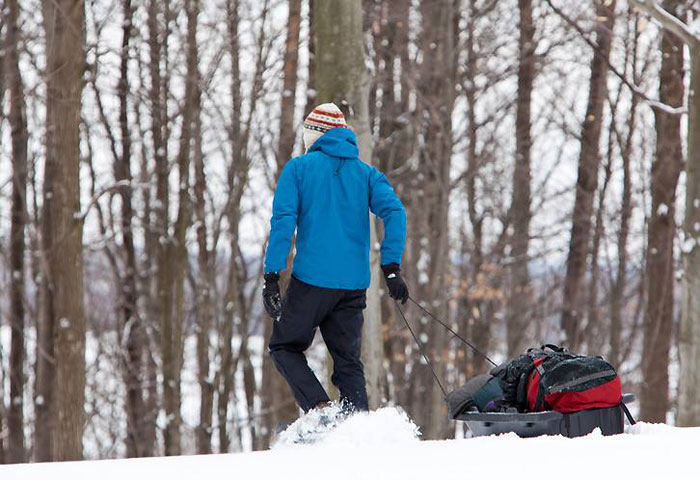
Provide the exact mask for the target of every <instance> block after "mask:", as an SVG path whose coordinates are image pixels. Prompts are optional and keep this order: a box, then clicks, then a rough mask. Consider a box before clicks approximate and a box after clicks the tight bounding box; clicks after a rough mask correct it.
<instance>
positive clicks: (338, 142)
mask: <svg viewBox="0 0 700 480" xmlns="http://www.w3.org/2000/svg"><path fill="white" fill-rule="evenodd" d="M370 211H372V213H374V214H375V215H377V216H378V217H380V218H381V219H382V221H383V222H384V241H383V242H382V246H381V263H382V265H385V264H387V263H398V264H400V263H401V254H402V253H403V248H404V242H405V239H406V211H405V210H404V208H403V205H402V204H401V201H400V200H399V198H398V197H397V196H396V194H395V193H394V190H393V189H392V188H391V185H389V182H388V181H387V179H386V177H385V176H384V175H383V174H382V173H380V172H379V171H378V170H377V169H376V168H374V167H371V166H369V165H367V164H366V163H364V162H362V161H361V160H360V159H359V158H358V150H357V141H356V139H355V134H354V133H353V131H352V130H350V129H348V128H334V129H331V130H329V131H327V132H326V133H325V134H324V135H323V136H321V137H320V138H319V139H318V140H316V142H314V144H313V145H312V146H311V148H310V149H309V150H308V152H307V153H306V154H304V155H301V156H299V157H295V158H292V159H291V160H289V162H287V165H285V167H284V169H283V170H282V174H281V176H280V179H279V182H278V183H277V190H276V191H275V199H274V201H273V203H272V220H270V227H271V229H270V240H269V243H268V246H267V253H266V255H265V273H268V272H279V271H281V270H284V269H285V268H286V266H287V255H288V253H289V248H290V246H291V241H292V235H293V234H294V230H295V229H296V232H297V237H296V256H295V257H294V266H293V268H292V274H293V275H294V276H295V277H297V278H298V279H299V280H301V281H302V282H306V283H309V284H311V285H316V286H318V287H325V288H341V289H348V290H354V289H364V288H367V287H369V283H370V268H369V247H370V229H369V228H370V223H369V219H370V217H369V212H370Z"/></svg>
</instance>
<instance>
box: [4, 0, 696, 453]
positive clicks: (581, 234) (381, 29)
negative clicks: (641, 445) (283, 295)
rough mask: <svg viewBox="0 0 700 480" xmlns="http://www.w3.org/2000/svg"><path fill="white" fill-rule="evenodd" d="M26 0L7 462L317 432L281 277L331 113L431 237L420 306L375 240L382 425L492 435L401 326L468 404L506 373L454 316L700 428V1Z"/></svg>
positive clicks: (8, 21) (9, 164)
mask: <svg viewBox="0 0 700 480" xmlns="http://www.w3.org/2000/svg"><path fill="white" fill-rule="evenodd" d="M0 4H2V9H1V16H0V42H1V44H2V47H1V48H0V463H17V462H30V461H31V462H34V461H36V462H42V461H58V460H76V459H102V458H123V457H144V456H161V455H184V454H196V453H222V452H241V451H251V450H262V449H266V448H268V447H269V445H270V442H271V440H272V438H273V437H274V435H275V434H276V432H277V430H278V428H279V426H280V425H285V424H287V423H289V422H290V421H292V420H294V419H295V418H297V417H298V416H299V410H298V407H297V406H296V404H295V403H294V399H293V398H292V396H291V392H290V390H289V388H288V386H287V384H286V383H285V382H284V380H283V378H282V377H281V376H280V375H279V373H278V372H277V370H276V369H275V367H274V365H273V364H272V361H271V359H270V356H269V355H268V352H267V347H266V345H267V340H268V339H269V337H270V334H271V329H272V320H271V319H270V317H268V316H267V314H266V313H265V311H264V309H263V308H262V302H261V288H262V274H263V264H262V262H263V255H264V252H265V248H266V242H267V235H268V232H269V228H270V215H271V208H272V198H273V193H274V189H275V185H276V182H277V179H278V178H279V175H280V172H281V169H282V168H283V167H284V165H285V163H286V162H287V160H288V159H289V158H290V157H292V156H295V155H299V154H301V153H303V144H302V138H301V124H302V122H303V119H304V117H305V116H306V114H307V113H308V112H309V111H310V110H311V109H312V108H313V107H314V106H315V105H317V104H320V103H324V102H335V103H336V104H337V105H340V106H341V108H343V110H344V111H345V112H346V117H347V119H348V123H349V124H350V126H351V127H352V129H353V130H354V131H355V133H356V134H357V137H358V143H359V147H360V156H361V157H362V159H363V160H364V161H365V162H367V163H370V164H372V165H374V166H376V167H377V168H378V169H380V170H381V171H382V172H384V173H385V174H386V176H387V178H388V179H389V181H390V182H391V184H392V185H393V187H394V189H395V191H396V193H397V194H398V195H399V197H400V199H401V200H402V202H403V204H404V205H405V208H406V213H407V219H408V227H407V241H406V250H405V252H404V255H403V259H402V265H401V269H402V275H403V277H404V278H405V279H406V282H407V283H408V286H409V289H410V292H411V297H412V298H413V299H415V302H416V303H413V302H409V303H407V304H406V305H405V306H402V307H401V311H400V310H398V309H397V305H395V304H394V302H393V301H392V300H391V299H390V298H389V297H388V295H387V292H386V290H385V284H384V280H383V278H382V276H381V271H380V269H379V258H378V255H377V253H378V245H379V241H380V240H381V238H382V234H383V232H382V224H381V222H379V221H377V222H375V223H374V225H375V227H376V228H373V233H372V234H373V241H372V245H373V247H372V256H371V258H372V260H371V261H372V285H371V287H370V289H369V290H368V292H367V309H366V310H365V323H364V327H363V328H364V337H363V344H362V348H363V351H362V357H363V362H364V366H365V374H366V380H367V389H368V393H369V401H370V408H372V409H375V408H377V407H379V406H383V405H396V406H400V407H401V408H403V409H404V410H405V411H406V412H407V413H408V415H409V416H410V418H412V419H413V420H414V421H415V423H416V424H417V425H418V426H419V427H420V429H421V432H422V438H426V439H444V438H455V437H456V436H457V437H458V436H461V435H463V434H464V432H463V431H462V429H461V427H459V426H455V423H454V422H451V421H449V420H448V416H447V411H446V407H445V404H444V402H443V394H442V392H441V390H440V388H439V386H438V385H437V384H436V383H435V381H434V379H433V376H432V373H431V371H430V369H429V368H428V365H427V364H426V362H425V361H423V360H422V358H421V355H420V351H419V350H418V348H417V346H416V344H415V343H414V339H413V337H412V336H411V332H410V331H409V330H408V329H407V328H406V325H405V324H404V323H403V320H402V317H401V312H403V313H404V314H405V315H406V319H407V320H408V322H409V324H410V325H411V326H412V328H413V329H414V331H415V332H416V335H417V338H418V339H419V340H420V342H421V343H422V344H423V345H424V348H425V351H426V353H427V355H428V356H429V358H430V359H431V362H432V366H433V367H434V368H435V369H436V371H437V374H438V376H439V378H440V379H441V381H442V382H443V384H444V386H445V388H447V389H450V388H454V387H456V386H459V385H461V384H463V383H464V381H465V379H467V378H469V377H471V376H473V375H474V374H476V373H483V372H485V371H488V369H489V368H490V367H491V365H490V364H489V363H488V362H487V361H486V360H485V359H484V358H482V357H481V356H479V355H478V354H476V353H474V351H473V350H471V349H469V348H466V347H465V346H464V345H462V344H461V343H459V342H458V341H456V340H455V339H454V338H453V337H452V336H449V335H448V333H447V332H446V331H445V330H444V329H443V328H442V327H441V326H440V325H438V324H437V323H436V322H434V321H432V319H431V318H430V317H429V315H428V312H430V313H431V314H433V315H435V316H436V317H437V318H439V319H441V320H443V321H445V322H447V324H448V325H449V326H450V328H452V329H453V330H454V331H456V332H458V333H459V335H461V336H462V337H464V338H466V339H469V340H470V341H471V342H472V343H473V344H474V345H475V346H476V347H477V348H478V349H479V350H481V351H483V352H486V353H487V354H488V355H489V356H490V357H491V358H493V359H495V360H496V361H503V360H505V359H507V358H510V357H512V356H514V355H517V354H519V353H521V352H523V351H524V350H525V349H527V348H529V347H533V346H539V345H541V344H544V343H559V344H562V345H565V346H567V347H569V348H570V349H572V350H573V351H577V352H582V353H588V354H592V355H603V356H605V358H606V359H608V360H609V361H610V362H611V363H612V364H613V365H616V366H617V367H618V369H619V372H620V376H621V378H622V380H623V389H624V391H626V392H630V393H634V394H635V395H636V396H637V398H638V404H637V405H638V410H637V413H638V416H639V417H640V418H641V419H642V420H645V421H649V422H666V423H669V424H672V425H678V426H700V248H696V246H697V245H696V244H697V242H698V241H700V97H696V96H695V92H696V91H700V2H698V1H697V0H287V1H285V0H87V1H84V0H0ZM288 279H289V269H287V270H286V271H285V272H284V274H283V276H282V285H283V287H284V285H285V284H286V282H287V281H288ZM308 354H309V357H310V360H311V363H312V367H313V369H314V370H315V371H316V372H317V373H318V375H319V377H320V378H323V379H324V380H325V382H326V383H327V384H330V377H329V375H330V374H329V367H328V366H329V362H330V358H329V357H328V355H327V353H326V350H325V348H323V346H322V345H321V344H320V338H317V342H315V344H314V346H312V348H311V349H310V350H309V352H308Z"/></svg>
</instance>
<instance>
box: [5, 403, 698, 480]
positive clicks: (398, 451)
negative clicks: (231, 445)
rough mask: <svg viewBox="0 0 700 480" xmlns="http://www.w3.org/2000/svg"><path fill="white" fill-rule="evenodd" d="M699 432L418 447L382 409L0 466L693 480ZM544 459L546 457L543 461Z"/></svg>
mask: <svg viewBox="0 0 700 480" xmlns="http://www.w3.org/2000/svg"><path fill="white" fill-rule="evenodd" d="M698 442H700V428H686V429H682V428H676V427H670V426H667V425H655V424H644V423H640V424H637V425H636V426H634V427H628V429H627V433H625V434H622V435H616V436H612V437H604V436H602V435H601V434H600V432H598V431H595V432H593V433H591V434H590V435H588V436H586V437H582V438H577V439H567V438H563V437H540V438H531V439H521V438H518V437H517V436H515V435H514V434H507V435H501V436H497V437H481V438H470V439H462V440H443V441H420V440H419V439H418V438H417V435H416V428H415V426H414V425H413V423H412V422H411V421H410V420H409V419H408V417H406V415H405V414H404V413H402V412H401V411H400V410H397V409H395V408H383V409H380V410H378V411H376V412H372V413H369V414H362V415H357V416H354V417H352V418H350V419H348V420H346V421H345V422H344V423H342V424H340V425H339V426H338V427H337V428H336V429H335V430H333V431H331V432H328V433H327V434H326V435H325V436H324V437H323V438H322V439H321V440H320V441H319V442H318V443H316V444H314V445H288V444H286V445H278V446H276V447H274V448H273V449H272V450H270V451H265V452H254V453H241V454H228V455H206V456H205V455H201V456H183V457H171V458H149V459H132V460H102V461H86V462H66V463H57V464H31V465H12V466H2V467H0V478H2V479H3V480H38V479H46V478H51V479H52V480H68V479H70V480H81V479H85V480H94V479H95V478H99V479H100V480H112V479H114V480H124V479H125V478H129V479H132V480H137V479H141V478H167V479H169V480H171V479H172V480H175V479H183V480H184V479H187V480H192V479H201V478H245V479H248V478H255V479H256V480H264V479H275V480H277V479H281V478H283V479H285V480H291V479H297V478H299V479H304V480H308V479H309V478H333V479H334V480H336V479H341V480H342V479H353V480H356V479H358V478H360V479H381V480H391V479H401V480H407V479H421V480H423V479H437V478H445V479H448V478H466V477H469V478H530V477H532V476H534V475H541V474H543V473H542V472H541V471H539V473H537V472H532V471H530V472H529V473H528V472H525V471H523V469H524V468H525V467H526V466H528V465H530V466H532V465H533V463H532V461H533V458H538V459H539V460H541V461H542V462H536V464H537V465H540V466H542V465H546V471H545V472H544V473H545V474H547V475H550V474H552V475H554V474H555V475H557V476H560V475H565V476H566V478H567V480H576V479H586V480H590V479H591V478H600V479H608V478H610V479H613V478H634V479H647V478H649V479H652V478H654V479H656V478H696V476H697V470H696V469H697V465H696V462H697V460H696V458H695V455H696V450H697V445H698ZM545 455H546V458H544V456H545Z"/></svg>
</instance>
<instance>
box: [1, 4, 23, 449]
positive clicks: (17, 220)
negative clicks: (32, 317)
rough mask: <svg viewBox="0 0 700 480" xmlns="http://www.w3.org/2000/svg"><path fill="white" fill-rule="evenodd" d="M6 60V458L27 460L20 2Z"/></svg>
mask: <svg viewBox="0 0 700 480" xmlns="http://www.w3.org/2000/svg"><path fill="white" fill-rule="evenodd" d="M4 7H5V8H4V10H3V20H4V23H5V29H6V32H5V61H6V72H7V73H6V75H5V78H6V79H7V81H8V83H9V85H8V87H9V93H10V115H9V120H10V126H11V130H12V207H11V212H12V213H11V217H12V225H11V231H10V271H11V272H12V274H11V276H10V327H11V328H12V337H11V341H10V344H11V345H10V407H9V409H8V412H7V429H8V440H9V441H8V445H7V461H8V462H10V463H20V462H24V461H25V450H24V384H25V381H26V380H25V375H24V361H25V354H24V317H25V288H24V283H25V274H24V271H25V268H24V254H25V249H26V245H25V240H24V236H25V224H26V222H27V137H28V132H27V116H26V113H25V109H26V105H25V98H24V85H23V82H22V74H21V72H20V68H19V38H20V32H19V23H18V17H19V3H18V1H17V0H8V1H7V2H6V4H5V6H4Z"/></svg>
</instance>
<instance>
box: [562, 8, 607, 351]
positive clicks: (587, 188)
mask: <svg viewBox="0 0 700 480" xmlns="http://www.w3.org/2000/svg"><path fill="white" fill-rule="evenodd" d="M595 1H596V17H597V18H598V20H597V25H596V43H597V48H596V49H594V51H593V60H592V62H591V76H590V84H589V92H588V106H587V107H586V114H585V117H584V121H583V128H582V131H581V152H580V155H579V166H578V178H577V180H576V200H575V203H574V211H573V214H572V227H571V240H570V243H569V254H568V257H567V261H566V276H565V279H564V298H563V306H562V317H561V325H562V328H563V329H564V332H565V334H566V339H567V342H568V347H570V348H571V349H573V350H575V349H577V348H578V347H579V345H580V343H581V341H582V338H581V331H582V330H581V321H582V315H581V307H582V305H583V302H582V298H581V290H582V287H583V283H584V277H585V274H586V263H587V258H588V254H589V252H590V245H589V244H590V239H591V216H592V214H593V199H594V195H595V191H596V189H597V188H598V169H599V166H600V134H601V128H602V125H603V109H604V106H605V100H606V96H607V73H608V61H609V57H610V46H611V42H612V30H613V27H614V25H615V4H616V0H612V1H609V0H595Z"/></svg>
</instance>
